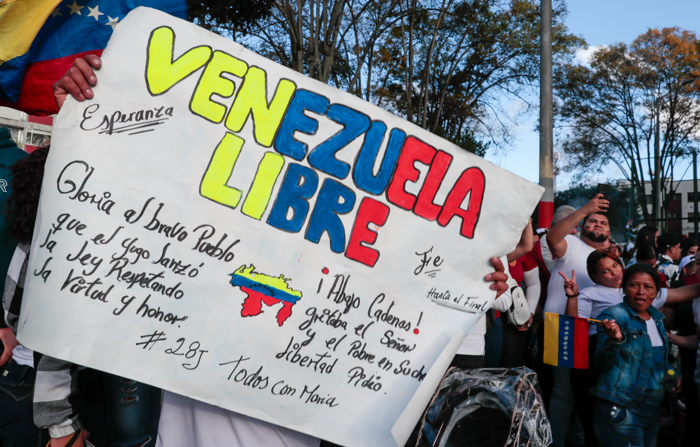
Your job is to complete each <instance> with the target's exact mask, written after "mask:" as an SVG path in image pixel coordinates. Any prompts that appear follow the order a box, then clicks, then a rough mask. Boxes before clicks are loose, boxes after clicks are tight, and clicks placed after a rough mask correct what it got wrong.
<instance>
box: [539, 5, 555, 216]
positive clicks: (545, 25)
mask: <svg viewBox="0 0 700 447" xmlns="http://www.w3.org/2000/svg"><path fill="white" fill-rule="evenodd" d="M541 1H542V3H541V5H540V8H541V9H540V186H542V187H543V188H544V194H543V195H542V198H541V199H540V203H539V212H538V219H537V221H538V226H539V227H540V228H549V227H550V226H551V224H552V217H553V216H554V163H553V159H552V147H553V141H554V132H553V116H552V0H541Z"/></svg>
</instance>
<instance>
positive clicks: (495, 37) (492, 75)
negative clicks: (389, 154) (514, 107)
mask: <svg viewBox="0 0 700 447" xmlns="http://www.w3.org/2000/svg"><path fill="white" fill-rule="evenodd" d="M406 8H407V13H406V14H404V15H402V16H401V21H400V23H398V24H397V25H395V26H394V27H393V28H392V30H391V32H390V33H389V34H387V36H386V38H385V39H384V41H383V45H382V48H381V50H380V54H381V59H380V61H381V62H380V63H379V64H378V66H379V68H380V75H379V76H377V77H376V78H377V81H376V96H377V102H378V103H379V104H380V105H384V106H386V107H388V108H390V109H391V110H393V111H395V112H397V113H399V114H401V115H404V116H405V117H406V119H407V120H408V121H412V122H414V123H416V124H418V125H419V126H421V127H423V128H425V129H427V130H429V131H431V132H433V133H436V134H438V135H441V136H443V137H444V138H447V139H448V140H450V141H453V142H455V143H457V144H460V142H461V141H463V140H465V139H474V138H475V136H476V135H481V137H482V138H483V137H485V138H486V139H487V140H491V141H500V140H501V138H499V136H502V137H507V135H508V132H509V126H508V125H507V122H506V121H507V119H508V117H509V115H510V113H508V112H507V111H505V110H503V109H501V108H500V100H501V99H502V98H503V97H504V96H506V97H509V98H511V99H512V98H517V99H521V100H523V101H525V102H526V103H528V101H527V100H525V99H524V98H525V96H523V95H522V94H523V93H524V92H523V90H524V89H526V88H528V87H532V86H535V85H537V82H538V79H539V57H540V54H539V52H540V47H539V33H540V27H539V21H540V14H539V2H538V3H535V2H531V1H528V0H513V1H502V0H461V1H454V0H438V1H433V0H423V1H420V2H419V0H409V3H408V4H407V6H406ZM565 13H566V10H565V8H564V4H563V2H559V4H558V6H557V7H556V8H555V11H554V14H553V17H554V40H553V52H554V54H555V56H556V58H557V59H558V60H568V59H569V58H570V57H571V55H572V54H573V52H574V50H575V49H576V48H577V47H579V46H581V45H583V41H582V40H581V39H580V38H578V37H575V36H573V35H570V34H568V33H567V32H566V28H565V26H564V25H563V22H562V20H563V17H564V15H565ZM528 105H529V103H528ZM499 131H500V132H499ZM506 139H507V138H506Z"/></svg>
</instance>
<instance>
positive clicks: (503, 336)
mask: <svg viewBox="0 0 700 447" xmlns="http://www.w3.org/2000/svg"><path fill="white" fill-rule="evenodd" d="M100 65H101V61H100V59H99V58H98V57H97V56H89V57H87V58H86V59H77V60H76V63H75V65H74V67H73V68H72V69H71V70H70V71H69V72H68V73H67V74H66V76H64V77H63V78H62V79H61V80H60V81H59V82H57V83H56V85H55V86H54V91H55V95H56V101H57V104H58V105H59V107H60V106H61V105H62V104H63V101H64V100H65V99H66V97H68V96H69V95H72V96H73V97H75V98H76V99H77V100H79V101H83V100H86V99H89V98H92V97H93V95H94V93H93V91H92V89H91V87H92V86H93V85H95V84H96V82H97V78H96V75H95V71H94V69H97V68H99V67H100ZM3 137H4V138H3ZM7 139H9V136H5V135H3V134H2V129H0V157H2V159H1V160H0V165H2V166H3V167H7V166H10V165H12V168H11V169H10V171H11V172H8V171H7V170H5V171H4V172H3V175H4V176H5V177H6V178H8V177H12V182H11V188H10V190H8V191H7V194H9V197H7V196H3V197H0V199H2V200H3V201H4V202H5V203H6V212H8V213H9V219H8V221H7V222H6V223H5V222H4V221H3V222H4V226H0V238H2V239H3V241H2V242H3V243H2V244H0V269H2V271H3V272H7V280H6V284H5V292H4V295H3V308H4V318H3V319H2V320H3V321H2V324H0V326H2V327H1V328H0V340H2V342H3V346H4V351H3V354H2V356H0V368H2V369H1V370H0V390H2V391H3V393H2V396H3V399H4V400H3V404H2V407H1V408H0V441H1V442H0V445H2V446H4V447H12V446H36V445H39V444H38V443H42V444H46V443H48V444H49V445H50V446H52V447H59V446H60V447H63V446H72V445H75V446H78V445H81V446H82V445H84V443H85V441H86V439H87V437H88V436H89V434H88V433H87V431H86V430H85V429H84V425H85V424H84V422H85V420H84V419H86V417H88V416H86V415H85V411H83V410H82V408H83V407H82V406H81V405H80V402H81V399H82V398H83V397H86V396H85V393H84V391H83V392H82V393H81V390H84V389H86V388H88V389H92V390H93V392H94V393H93V394H94V395H95V394H96V395H99V396H101V398H100V399H99V402H98V403H97V404H95V403H94V402H93V403H92V405H97V406H100V407H101V408H104V409H105V411H104V415H103V417H102V418H101V422H99V423H95V421H94V420H93V421H92V423H93V424H95V425H94V426H98V427H100V426H101V427H103V428H104V435H103V436H102V438H101V439H100V442H98V443H97V444H98V445H100V443H101V442H103V441H104V445H113V446H147V445H161V446H168V447H173V446H187V447H190V446H194V445H212V446H213V445H227V446H239V445H240V446H245V445H265V446H277V445H279V446H300V447H301V446H304V447H306V446H317V445H319V443H320V440H318V439H316V438H313V437H311V436H307V435H303V434H300V433H296V432H292V431H291V430H287V429H284V428H282V427H278V426H275V425H273V424H269V423H265V422H261V421H257V420H254V419H251V418H247V417H245V416H242V415H237V414H235V413H232V412H229V411H226V410H222V409H218V408H215V407H211V406H208V405H206V404H202V403H198V402H196V401H193V400H191V399H188V398H186V397H184V396H178V395H176V394H173V393H167V392H166V393H165V394H163V393H162V392H161V391H160V390H157V389H153V388H151V387H148V386H146V385H144V384H140V383H138V382H135V381H133V380H130V379H127V378H121V377H116V376H112V375H109V374H106V373H104V374H102V373H99V372H94V374H93V375H92V376H90V375H89V374H87V373H86V372H85V371H83V372H82V373H81V372H79V368H78V367H77V366H76V365H73V364H70V363H69V362H63V361H61V360H58V359H52V358H50V357H47V356H42V355H41V354H38V353H34V352H31V351H30V350H28V349H26V348H24V347H22V345H20V344H19V343H18V342H17V341H16V339H15V337H14V332H15V330H16V326H17V320H18V317H19V311H20V308H21V306H20V303H21V298H22V287H23V283H24V280H25V276H26V268H27V261H26V260H27V254H28V251H29V249H30V245H31V238H32V235H33V227H34V218H35V216H36V213H37V206H38V198H39V186H40V185H41V180H42V177H43V166H44V162H45V160H46V157H47V154H48V152H49V149H48V148H45V149H40V150H37V151H35V152H34V153H33V154H32V155H31V156H29V157H28V158H27V156H26V154H23V153H22V151H20V150H19V149H16V148H12V147H10V146H11V145H6V146H3V141H6V140H7ZM10 191H11V192H10ZM2 192H3V193H5V190H4V189H3V191H2ZM609 206H610V203H609V202H608V200H607V199H606V198H605V197H604V196H603V195H602V194H598V195H596V196H595V197H594V198H593V199H591V200H590V201H589V202H588V203H587V204H586V205H584V206H583V207H581V208H579V209H575V208H573V207H570V206H562V207H560V208H559V209H557V211H556V212H555V215H554V219H553V222H552V226H551V230H543V229H539V230H535V229H534V227H533V224H532V221H530V222H529V223H528V224H527V226H526V227H525V229H524V231H523V233H522V237H521V240H520V243H519V244H518V245H517V247H516V249H515V250H514V251H513V252H512V253H510V254H509V255H507V256H504V257H502V258H501V259H500V260H499V259H495V258H494V259H492V263H493V265H494V267H495V270H496V271H495V272H494V273H492V274H490V275H488V276H487V277H486V280H487V281H491V282H493V284H492V286H491V287H492V288H493V289H496V290H497V291H498V294H497V298H496V301H495V303H494V305H493V308H492V310H491V311H489V312H487V313H486V314H484V315H483V316H482V317H481V319H480V320H479V321H478V323H477V324H476V326H475V328H474V329H473V330H472V331H471V332H470V333H469V334H468V335H467V337H466V338H465V340H464V343H463V344H462V346H461V347H460V348H459V350H458V352H457V355H456V356H455V358H454V360H453V362H452V366H456V367H459V368H463V369H473V368H482V367H484V366H486V367H506V368H511V367H517V366H529V367H531V368H532V369H534V370H535V371H536V372H537V374H538V377H539V380H540V384H541V391H542V395H543V398H544V401H545V405H546V406H547V409H548V415H549V419H550V423H551V427H552V437H553V445H554V446H555V447H564V446H566V445H574V446H598V445H600V446H603V447H608V446H610V447H618V446H620V447H621V446H628V445H632V446H640V447H641V446H645V447H651V446H654V445H656V440H657V436H658V432H659V429H660V426H661V425H662V423H666V421H669V420H671V421H673V419H672V418H673V417H674V416H675V417H677V418H679V420H680V416H681V415H684V416H685V422H686V424H685V438H686V440H687V445H691V444H692V443H694V442H697V441H696V439H698V438H697V431H698V427H695V425H698V424H695V421H697V420H698V414H699V413H700V410H699V408H698V407H699V405H698V390H697V388H696V381H695V380H697V383H698V386H700V368H699V369H698V370H697V372H696V358H697V354H696V351H697V348H698V331H700V329H698V326H697V324H698V323H699V322H700V299H695V298H697V297H698V296H700V279H699V278H700V269H698V268H697V264H696V260H695V254H696V252H697V250H698V243H697V241H695V240H693V239H689V238H684V237H682V236H681V235H675V234H671V233H667V234H661V235H660V234H659V231H658V230H657V229H656V228H651V227H644V228H641V229H640V230H639V231H638V234H637V237H636V240H635V242H634V244H629V245H626V246H621V245H618V244H616V243H615V242H613V241H612V240H611V239H610V227H609V222H608V218H607V216H606V211H607V209H608V207H609ZM15 246H16V248H14V247H15ZM8 247H9V248H8ZM3 250H4V251H3ZM13 250H14V252H13ZM504 266H505V267H504ZM518 288H520V289H521V290H522V291H524V292H523V293H522V294H521V295H519V292H518V290H519V289H518ZM518 296H520V297H521V298H519V299H518ZM516 306H521V308H524V309H526V310H525V313H524V314H523V313H522V312H520V313H519V314H518V312H517V311H516V309H515V307H516ZM547 312H549V313H554V314H568V315H572V316H575V317H582V318H587V319H589V321H590V326H589V343H588V349H589V368H587V369H570V368H566V367H563V366H550V365H545V364H544V363H543V351H544V347H543V344H544V342H543V340H544V336H543V333H544V325H543V324H542V321H543V314H544V313H547ZM516 314H517V315H516ZM669 331H672V332H669ZM672 344H675V345H677V346H678V347H679V348H680V349H679V355H677V356H674V355H672V351H673V349H672ZM86 376H87V377H86ZM79 379H80V380H79ZM681 390H682V394H679V392H680V391H681ZM32 396H33V402H32ZM87 405H90V404H87ZM662 409H663V410H664V411H663V412H662ZM93 419H96V418H94V417H93ZM97 419H99V418H97ZM159 422H160V430H159V428H158V424H159ZM164 426H166V429H164V428H163V427H164Z"/></svg>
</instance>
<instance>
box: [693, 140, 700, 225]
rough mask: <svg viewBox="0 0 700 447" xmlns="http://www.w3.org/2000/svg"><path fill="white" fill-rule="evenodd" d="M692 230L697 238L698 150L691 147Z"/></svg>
mask: <svg viewBox="0 0 700 447" xmlns="http://www.w3.org/2000/svg"><path fill="white" fill-rule="evenodd" d="M693 221H694V222H693V230H694V233H695V239H697V238H698V236H699V235H698V151H697V150H695V149H693Z"/></svg>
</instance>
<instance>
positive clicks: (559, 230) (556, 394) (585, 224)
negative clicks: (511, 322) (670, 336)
mask: <svg viewBox="0 0 700 447" xmlns="http://www.w3.org/2000/svg"><path fill="white" fill-rule="evenodd" d="M609 205H610V203H609V202H608V201H607V200H606V199H605V198H604V197H603V194H597V195H596V196H595V197H594V198H593V199H591V200H590V201H589V202H588V203H586V204H585V205H584V206H582V207H581V208H579V209H578V210H576V211H575V212H574V213H572V214H571V215H570V216H568V217H566V218H565V219H563V220H562V221H561V222H559V223H558V224H557V225H555V226H554V227H553V228H552V229H551V231H550V232H549V233H548V234H547V243H548V245H549V249H550V250H551V251H552V254H553V255H554V258H555V260H554V265H553V266H552V276H551V278H550V280H549V285H548V286H547V301H546V302H545V305H544V311H545V312H551V313H556V314H563V313H564V312H565V310H566V302H567V297H566V295H565V292H564V279H563V278H562V277H561V276H560V275H559V272H564V273H566V274H569V273H571V271H572V270H575V271H576V272H577V279H578V283H579V285H580V287H581V288H585V287H589V286H592V285H593V284H594V283H593V281H592V280H591V278H590V277H589V276H588V273H587V270H586V259H587V258H588V255H589V254H590V253H591V252H592V251H594V250H597V249H603V248H604V245H605V242H606V241H607V240H608V237H609V236H610V225H609V223H608V218H607V216H605V214H602V213H604V212H605V211H606V210H607V209H608V206H609ZM579 222H582V223H581V238H580V239H579V238H576V237H575V236H572V235H570V233H571V230H572V229H574V228H576V226H577V225H578V223H579ZM552 373H553V376H554V388H553V389H552V398H551V399H550V404H549V419H550V423H551V425H552V441H553V443H552V445H553V446H554V447H564V441H565V439H566V434H567V431H568V428H569V425H570V424H569V422H570V421H571V419H572V414H573V410H574V392H573V388H572V386H571V376H570V370H569V369H568V368H565V367H562V366H553V367H552ZM574 441H575V442H576V443H578V444H583V443H584V433H583V430H582V429H581V428H580V426H577V429H576V431H575V438H574Z"/></svg>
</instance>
